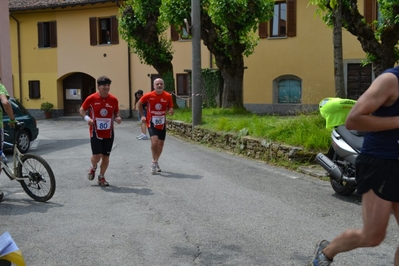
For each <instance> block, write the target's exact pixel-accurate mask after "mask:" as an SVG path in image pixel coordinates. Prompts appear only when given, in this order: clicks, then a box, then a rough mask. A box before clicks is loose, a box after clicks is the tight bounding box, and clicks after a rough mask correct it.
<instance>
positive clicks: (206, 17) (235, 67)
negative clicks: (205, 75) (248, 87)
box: [161, 0, 274, 108]
mask: <svg viewBox="0 0 399 266" xmlns="http://www.w3.org/2000/svg"><path fill="white" fill-rule="evenodd" d="M273 9H274V1H273V0H201V39H202V40H203V43H204V45H205V46H207V48H208V50H209V51H210V52H211V53H212V54H213V55H214V56H215V61H216V65H217V67H218V68H219V70H220V72H221V75H222V77H223V80H224V88H223V96H222V107H224V108H230V107H239V108H241V107H243V76H244V58H243V56H244V55H245V56H249V55H251V54H252V53H253V52H254V47H255V46H256V45H257V43H258V38H259V37H258V36H257V33H256V29H257V26H258V23H259V22H264V21H268V20H269V19H270V18H271V17H272V16H273ZM161 13H162V16H163V19H164V20H165V21H168V22H169V23H170V24H172V25H183V20H184V19H185V18H186V19H187V20H188V21H191V0H163V5H162V7H161Z"/></svg>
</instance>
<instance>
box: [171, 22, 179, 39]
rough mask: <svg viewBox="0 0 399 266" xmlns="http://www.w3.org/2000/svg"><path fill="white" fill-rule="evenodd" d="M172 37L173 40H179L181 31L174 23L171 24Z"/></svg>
mask: <svg viewBox="0 0 399 266" xmlns="http://www.w3.org/2000/svg"><path fill="white" fill-rule="evenodd" d="M170 38H171V39H172V41H178V40H179V33H178V32H177V30H176V28H175V26H174V25H171V26H170Z"/></svg>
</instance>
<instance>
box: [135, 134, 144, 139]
mask: <svg viewBox="0 0 399 266" xmlns="http://www.w3.org/2000/svg"><path fill="white" fill-rule="evenodd" d="M143 136H145V135H144V134H143V133H141V134H140V135H138V136H137V137H136V139H141V138H142V137H143Z"/></svg>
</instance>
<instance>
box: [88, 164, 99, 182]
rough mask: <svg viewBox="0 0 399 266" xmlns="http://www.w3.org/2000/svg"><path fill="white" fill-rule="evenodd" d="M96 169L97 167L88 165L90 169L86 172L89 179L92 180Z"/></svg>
mask: <svg viewBox="0 0 399 266" xmlns="http://www.w3.org/2000/svg"><path fill="white" fill-rule="evenodd" d="M96 169H97V167H93V166H90V170H89V172H88V173H87V178H88V179H89V180H93V179H94V177H95V176H96Z"/></svg>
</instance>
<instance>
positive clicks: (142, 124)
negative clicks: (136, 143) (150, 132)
mask: <svg viewBox="0 0 399 266" xmlns="http://www.w3.org/2000/svg"><path fill="white" fill-rule="evenodd" d="M140 127H141V133H143V134H144V135H147V133H146V132H147V125H146V124H145V123H141V125H140Z"/></svg>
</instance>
